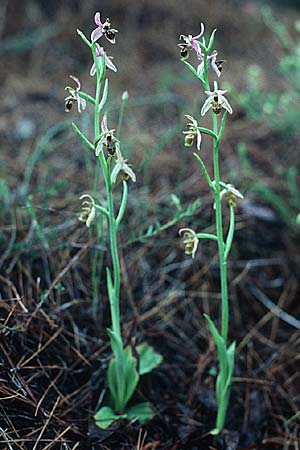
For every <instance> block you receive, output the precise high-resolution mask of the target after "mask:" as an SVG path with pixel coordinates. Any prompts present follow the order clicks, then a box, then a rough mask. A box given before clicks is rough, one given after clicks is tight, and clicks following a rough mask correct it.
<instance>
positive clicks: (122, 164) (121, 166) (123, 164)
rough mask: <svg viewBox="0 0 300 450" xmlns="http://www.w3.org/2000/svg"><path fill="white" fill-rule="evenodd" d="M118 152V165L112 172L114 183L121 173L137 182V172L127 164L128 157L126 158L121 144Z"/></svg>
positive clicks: (117, 148)
mask: <svg viewBox="0 0 300 450" xmlns="http://www.w3.org/2000/svg"><path fill="white" fill-rule="evenodd" d="M116 154H117V159H116V165H115V167H114V168H113V171H112V173H111V181H112V183H115V182H116V180H117V178H118V175H119V174H122V176H123V178H124V179H125V180H128V178H131V180H132V181H133V182H134V183H135V182H136V176H135V173H134V171H133V170H132V168H131V167H130V166H129V165H128V164H127V159H124V157H123V155H122V153H121V150H120V146H119V145H118V146H117V147H116Z"/></svg>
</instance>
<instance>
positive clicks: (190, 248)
mask: <svg viewBox="0 0 300 450" xmlns="http://www.w3.org/2000/svg"><path fill="white" fill-rule="evenodd" d="M178 233H179V236H182V234H183V236H182V238H183V243H184V245H185V250H184V252H185V254H186V255H192V258H193V259H194V257H195V253H196V251H197V248H198V244H199V239H198V238H197V235H196V233H195V231H194V230H192V229H191V228H181V229H180V230H179V232H178Z"/></svg>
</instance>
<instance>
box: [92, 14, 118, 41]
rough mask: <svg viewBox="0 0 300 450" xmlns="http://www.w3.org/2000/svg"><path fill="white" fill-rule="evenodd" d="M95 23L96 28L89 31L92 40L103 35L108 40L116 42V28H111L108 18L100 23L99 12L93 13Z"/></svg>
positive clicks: (96, 39)
mask: <svg viewBox="0 0 300 450" xmlns="http://www.w3.org/2000/svg"><path fill="white" fill-rule="evenodd" d="M95 24H96V25H97V28H95V29H94V30H93V31H92V33H91V40H92V42H96V41H98V39H100V38H101V37H102V36H103V35H104V36H105V37H106V39H107V40H108V41H109V42H111V43H112V44H115V43H116V33H118V30H115V29H114V28H111V26H110V20H109V19H108V18H107V19H106V20H105V22H103V23H102V22H101V17H100V13H99V12H97V13H96V14H95Z"/></svg>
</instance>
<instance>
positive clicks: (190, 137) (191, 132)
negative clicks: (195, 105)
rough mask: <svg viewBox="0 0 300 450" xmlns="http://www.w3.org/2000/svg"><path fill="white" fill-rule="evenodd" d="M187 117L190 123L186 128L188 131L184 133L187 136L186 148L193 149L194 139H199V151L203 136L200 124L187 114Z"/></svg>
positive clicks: (185, 140)
mask: <svg viewBox="0 0 300 450" xmlns="http://www.w3.org/2000/svg"><path fill="white" fill-rule="evenodd" d="M185 117H186V118H187V119H188V120H189V121H190V122H189V123H188V124H187V126H186V128H187V131H183V132H182V133H183V134H184V135H185V139H184V145H185V146H186V147H191V146H192V145H193V143H194V138H195V137H197V150H200V146H201V140H202V136H201V133H200V131H199V129H198V122H197V120H196V119H194V118H193V117H192V116H190V115H188V114H186V115H185Z"/></svg>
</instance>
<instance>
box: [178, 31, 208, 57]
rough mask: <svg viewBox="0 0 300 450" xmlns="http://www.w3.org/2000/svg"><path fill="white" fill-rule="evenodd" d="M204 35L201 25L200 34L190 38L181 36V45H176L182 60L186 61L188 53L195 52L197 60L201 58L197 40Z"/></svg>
mask: <svg viewBox="0 0 300 450" xmlns="http://www.w3.org/2000/svg"><path fill="white" fill-rule="evenodd" d="M203 34H204V24H203V23H201V28H200V33H199V34H197V36H192V35H191V34H189V35H188V36H186V35H184V34H181V35H180V37H179V39H180V40H182V41H183V43H182V44H178V46H179V47H180V50H181V57H182V58H183V59H187V58H188V57H189V51H190V50H192V49H193V50H195V52H196V53H197V58H198V59H200V58H201V57H202V58H203V54H202V52H201V47H200V45H199V42H198V39H200V38H201V37H202V36H203Z"/></svg>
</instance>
